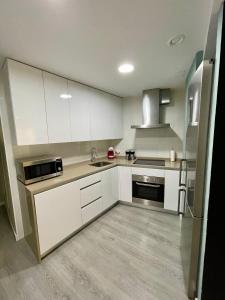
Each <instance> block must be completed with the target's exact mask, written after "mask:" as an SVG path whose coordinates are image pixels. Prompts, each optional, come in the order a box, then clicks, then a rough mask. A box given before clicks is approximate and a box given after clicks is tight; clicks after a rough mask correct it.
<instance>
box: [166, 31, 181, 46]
mask: <svg viewBox="0 0 225 300" xmlns="http://www.w3.org/2000/svg"><path fill="white" fill-rule="evenodd" d="M184 39H185V35H184V34H178V35H176V36H174V37H172V38H170V39H169V41H168V42H167V45H168V46H170V47H174V46H177V45H180V44H181V43H183V41H184Z"/></svg>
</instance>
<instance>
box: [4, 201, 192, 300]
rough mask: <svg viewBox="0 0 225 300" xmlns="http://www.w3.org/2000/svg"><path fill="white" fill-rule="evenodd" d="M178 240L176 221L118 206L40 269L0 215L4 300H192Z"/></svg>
mask: <svg viewBox="0 0 225 300" xmlns="http://www.w3.org/2000/svg"><path fill="white" fill-rule="evenodd" d="M59 222H60V220H59ZM179 240H180V227H179V219H178V218H177V217H176V216H172V215H167V214H163V213H159V212H153V211H149V210H144V209H140V208H134V207H129V206H123V205H118V206H116V207H114V208H113V209H112V210H110V211H109V212H108V213H106V214H105V215H103V216H102V217H100V218H99V219H98V220H96V221H95V222H94V223H92V224H90V225H89V226H88V227H86V228H85V229H84V230H82V231H81V232H79V233H78V234H77V235H75V236H74V237H73V238H72V239H70V240H69V241H67V242H66V243H65V244H64V245H62V246H61V247H59V248H58V249H56V250H55V251H54V252H53V253H51V254H50V255H49V256H47V257H46V258H45V259H44V260H43V262H42V263H41V264H37V263H36V260H35V258H34V256H33V254H32V252H31V251H30V249H29V247H28V246H27V245H26V243H25V241H20V242H17V243H16V242H15V241H14V238H13V235H12V233H11V231H10V229H9V225H8V223H7V221H6V217H5V215H4V213H3V212H2V211H0V299H1V300H6V299H7V300H25V299H26V300H42V299H51V300H57V299H62V300H69V299H74V300H76V299H81V300H95V299H96V300H100V299H115V300H128V299H129V300H130V299H134V300H187V297H186V296H185V288H184V282H183V274H182V269H181V258H180V251H179Z"/></svg>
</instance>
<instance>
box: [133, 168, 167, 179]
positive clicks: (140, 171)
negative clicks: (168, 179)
mask: <svg viewBox="0 0 225 300" xmlns="http://www.w3.org/2000/svg"><path fill="white" fill-rule="evenodd" d="M132 174H135V175H146V176H156V177H165V170H162V169H150V168H132Z"/></svg>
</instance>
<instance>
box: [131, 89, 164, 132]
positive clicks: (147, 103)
mask: <svg viewBox="0 0 225 300" xmlns="http://www.w3.org/2000/svg"><path fill="white" fill-rule="evenodd" d="M169 103H170V89H151V90H145V91H143V97H142V117H143V123H142V124H141V125H132V126H131V128H135V129H148V128H166V127H170V124H169V123H160V120H159V113H160V105H165V104H169Z"/></svg>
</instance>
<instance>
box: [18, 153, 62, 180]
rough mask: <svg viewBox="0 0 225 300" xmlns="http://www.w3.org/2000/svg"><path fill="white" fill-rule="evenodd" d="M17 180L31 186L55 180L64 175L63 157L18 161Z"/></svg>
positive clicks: (43, 157) (44, 157)
mask: <svg viewBox="0 0 225 300" xmlns="http://www.w3.org/2000/svg"><path fill="white" fill-rule="evenodd" d="M16 168H17V178H18V179H19V180H20V181H21V182H23V183H24V184H31V183H34V182H38V181H42V180H45V179H49V178H53V177H56V176H59V175H62V173H63V164H62V159H61V157H52V156H51V157H49V156H42V157H35V158H27V159H19V160H17V161H16Z"/></svg>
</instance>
